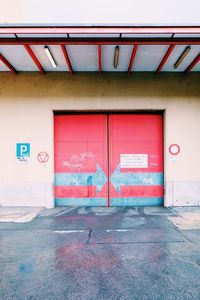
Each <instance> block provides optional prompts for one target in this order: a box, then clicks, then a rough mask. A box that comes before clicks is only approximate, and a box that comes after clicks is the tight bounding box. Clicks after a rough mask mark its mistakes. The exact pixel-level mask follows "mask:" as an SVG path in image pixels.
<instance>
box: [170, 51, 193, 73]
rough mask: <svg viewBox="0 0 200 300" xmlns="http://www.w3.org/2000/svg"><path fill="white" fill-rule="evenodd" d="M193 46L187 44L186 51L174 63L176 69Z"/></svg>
mask: <svg viewBox="0 0 200 300" xmlns="http://www.w3.org/2000/svg"><path fill="white" fill-rule="evenodd" d="M190 50H191V47H190V46H187V47H186V48H185V49H184V51H183V52H182V53H181V55H180V56H179V58H178V59H177V61H176V62H175V64H174V69H177V68H178V66H179V65H180V64H181V63H182V61H183V60H184V58H185V57H186V55H187V54H188V53H189V52H190Z"/></svg>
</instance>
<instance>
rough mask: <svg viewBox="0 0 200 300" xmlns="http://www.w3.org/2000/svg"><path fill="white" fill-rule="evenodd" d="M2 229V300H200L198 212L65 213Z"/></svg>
mask: <svg viewBox="0 0 200 300" xmlns="http://www.w3.org/2000/svg"><path fill="white" fill-rule="evenodd" d="M38 213H39V214H38V216H37V217H36V218H35V219H34V220H32V221H31V222H27V223H11V222H6V223H5V222H4V223H0V270H1V276H0V299H1V300H10V299H12V300H13V299H20V300H24V299H27V300H40V299H41V300H45V299H55V300H57V299H70V300H71V299H72V300H73V299H77V300H80V299H83V300H93V299H98V300H106V299H113V300H122V299H123V300H125V299H127V300H129V299H130V300H143V299H148V300H150V299H152V300H157V299H160V300H165V299H169V300H176V299H178V300H182V299H183V300H189V299H200V227H198V224H199V222H198V221H200V220H199V218H200V217H198V216H200V208H179V209H178V208H177V209H168V208H164V207H146V208H142V207H139V208H131V207H129V208H127V207H126V208H123V207H118V208H115V207H113V208H109V207H108V208H105V207H78V208H67V207H60V208H55V209H50V210H46V209H43V210H40V211H38Z"/></svg>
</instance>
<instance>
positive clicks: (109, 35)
mask: <svg viewBox="0 0 200 300" xmlns="http://www.w3.org/2000/svg"><path fill="white" fill-rule="evenodd" d="M69 36H70V38H119V37H120V34H118V33H116V34H109V33H107V34H106V33H105V34H89V33H88V34H84V33H83V34H70V35H69Z"/></svg>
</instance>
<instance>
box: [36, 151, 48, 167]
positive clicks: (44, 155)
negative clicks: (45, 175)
mask: <svg viewBox="0 0 200 300" xmlns="http://www.w3.org/2000/svg"><path fill="white" fill-rule="evenodd" d="M37 159H38V161H39V162H40V163H43V164H44V163H46V162H48V160H49V154H48V153H47V152H45V151H41V152H40V153H38V156H37Z"/></svg>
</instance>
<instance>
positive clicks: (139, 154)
mask: <svg viewBox="0 0 200 300" xmlns="http://www.w3.org/2000/svg"><path fill="white" fill-rule="evenodd" d="M109 149H110V150H109V164H110V166H109V174H110V181H109V201H110V205H114V206H128V205H130V206H132V205H133V206H134V205H136V206H138V205H139V206H140V205H141V206H146V205H150V206H151V205H161V204H162V202H163V154H162V153H163V144H162V116H160V115H146V114H144V115H143V114H142V115H141V114H134V115H133V114H126V115H117V114H116V115H114V114H113V115H110V116H109Z"/></svg>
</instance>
